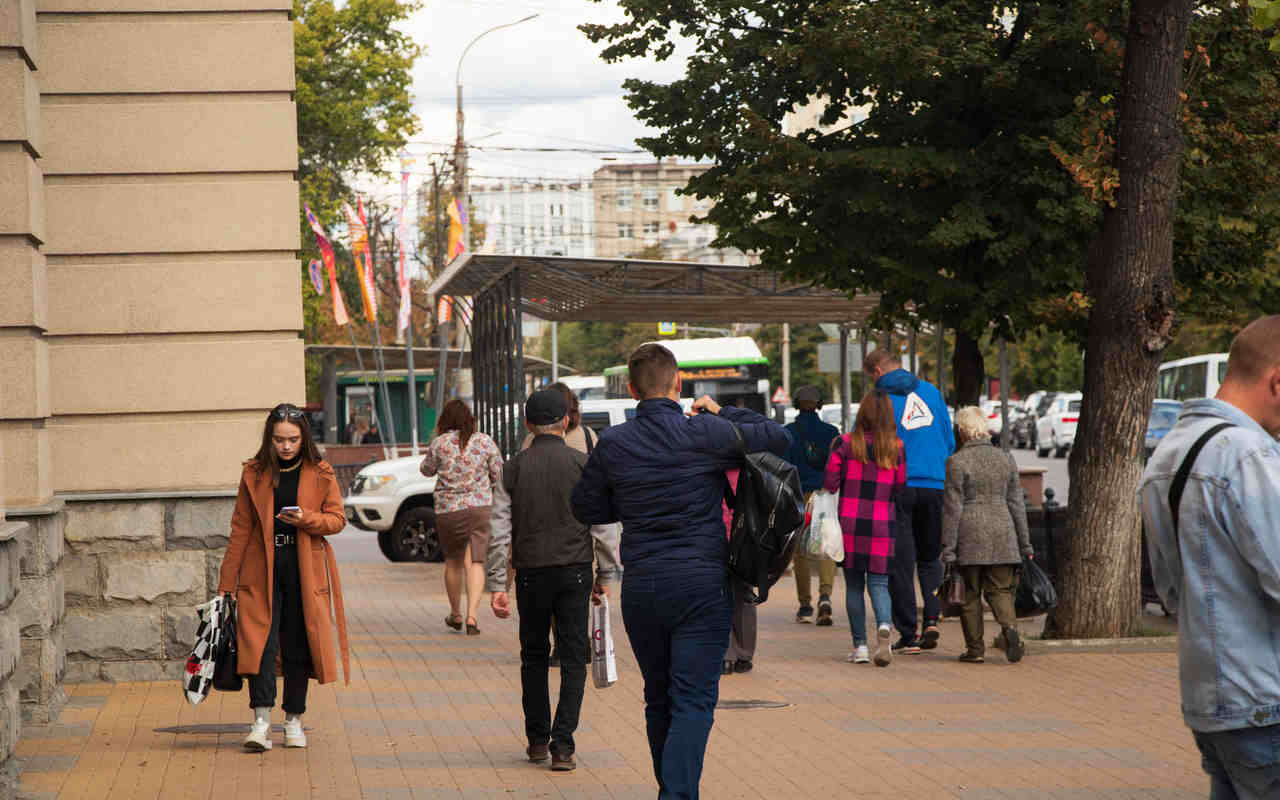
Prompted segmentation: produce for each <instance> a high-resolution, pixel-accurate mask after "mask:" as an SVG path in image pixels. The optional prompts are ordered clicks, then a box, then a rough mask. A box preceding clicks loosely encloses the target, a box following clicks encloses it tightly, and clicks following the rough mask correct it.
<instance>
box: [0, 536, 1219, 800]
mask: <svg viewBox="0 0 1280 800" xmlns="http://www.w3.org/2000/svg"><path fill="white" fill-rule="evenodd" d="M440 572H441V570H440V567H439V565H422V564H412V565H393V564H389V563H386V562H381V563H379V562H377V561H367V562H363V563H348V564H346V565H345V566H344V569H343V584H344V587H345V588H346V590H347V596H348V601H347V608H348V614H349V615H350V623H351V634H352V636H351V641H352V648H353V651H354V652H353V654H352V662H353V672H354V675H353V680H352V684H351V686H350V687H349V688H335V686H334V685H332V684H331V685H329V686H324V687H316V686H315V685H314V684H313V688H312V694H311V709H310V711H309V713H308V714H307V716H306V722H307V725H308V726H309V727H310V728H311V732H310V744H311V746H310V748H309V749H307V750H289V751H286V750H284V749H283V748H282V747H280V741H281V736H280V734H279V733H277V734H276V736H275V739H276V744H277V748H276V749H275V750H273V751H271V752H270V753H266V754H263V755H254V754H248V753H245V752H243V751H242V750H241V748H240V739H241V737H242V734H240V733H222V734H215V733H173V732H162V731H160V730H158V729H161V728H170V727H172V726H183V725H212V724H217V723H244V722H245V721H246V718H247V716H248V711H247V708H246V706H247V695H245V694H241V695H234V696H232V695H225V694H219V693H217V692H215V693H214V694H213V696H211V697H210V699H209V700H207V701H206V702H205V703H203V704H202V705H200V706H198V707H195V708H192V707H190V706H188V705H187V703H186V701H185V700H184V699H183V698H182V697H181V695H180V692H179V687H178V684H177V682H176V681H174V682H166V683H146V684H139V683H135V684H116V685H109V684H81V685H76V686H72V687H68V688H69V690H70V693H71V701H70V704H69V705H68V707H67V709H66V710H65V711H64V712H63V714H62V717H61V719H60V720H59V722H58V724H56V725H52V726H47V727H28V728H26V729H25V730H24V732H23V739H22V741H21V743H20V745H19V755H20V756H21V757H22V758H23V759H24V766H23V773H22V779H21V787H20V791H21V793H22V796H24V797H29V798H40V799H41V800H43V798H53V797H59V798H68V799H72V798H74V799H76V800H79V799H80V798H84V800H90V798H91V799H92V800H99V799H100V798H101V799H105V800H143V799H144V798H184V799H185V798H209V800H224V799H225V798H235V800H250V799H251V798H258V797H262V798H274V797H288V798H294V797H309V796H315V797H326V798H329V797H332V798H362V799H363V798H370V799H371V798H491V797H493V798H497V797H501V798H535V797H538V798H542V797H547V798H592V799H594V798H652V797H654V796H655V795H656V793H657V792H656V788H655V784H654V782H653V779H652V772H651V767H650V763H649V756H648V748H647V745H646V741H645V736H644V729H643V724H644V723H643V712H642V703H641V683H640V677H639V674H638V672H637V671H636V669H635V664H634V661H633V660H632V658H631V654H630V650H629V648H628V646H627V644H626V642H625V640H624V639H622V638H621V637H620V638H619V641H618V653H619V662H620V664H619V666H620V673H621V680H620V682H619V683H618V685H616V686H614V687H612V688H610V689H607V690H603V691H597V690H595V689H593V688H591V686H590V681H588V688H587V696H586V701H585V704H584V708H583V714H582V726H581V728H580V730H579V732H578V736H577V738H578V747H579V752H578V756H579V768H578V770H577V771H576V772H574V773H571V774H554V775H553V774H552V773H551V772H549V771H548V770H547V769H545V768H540V767H536V766H533V765H530V764H528V763H526V762H525V761H524V760H523V748H524V741H523V723H522V720H521V711H520V695H519V668H518V665H519V661H518V646H517V639H516V627H515V624H514V622H513V621H507V622H499V621H497V620H495V619H493V617H492V615H491V614H489V613H488V611H487V609H485V610H484V615H483V616H482V617H481V620H480V623H481V627H482V628H483V635H481V636H480V637H472V638H468V637H465V636H461V635H458V634H454V633H453V632H451V631H448V630H446V629H445V627H444V625H443V624H442V618H443V617H444V615H445V613H446V611H447V607H446V604H445V602H444V599H443V589H442V583H441V578H440ZM787 580H788V581H789V579H787ZM842 590H843V589H842V587H841V586H839V585H838V586H837V593H839V592H841V591H842ZM793 592H794V589H793V588H792V586H791V585H790V583H789V582H788V583H784V584H782V585H780V586H779V588H778V590H777V594H776V599H774V600H771V602H770V603H769V605H768V606H766V607H765V608H764V609H763V610H762V612H761V637H760V638H761V647H760V652H759V653H758V654H757V665H758V666H757V667H756V670H755V671H754V672H752V673H750V674H748V675H741V676H733V677H729V678H726V679H725V680H724V682H723V683H722V684H721V696H722V699H737V700H767V701H780V702H785V703H790V704H792V705H791V706H790V707H787V708H781V709H768V710H745V711H744V710H721V711H720V712H718V714H717V719H716V726H715V730H714V732H713V733H712V736H711V743H710V746H709V749H708V754H707V765H706V771H705V775H704V778H703V784H702V785H703V796H704V797H706V798H709V799H711V800H715V799H716V798H790V797H796V798H800V797H804V798H826V799H827V800H837V799H838V798H849V797H928V798H1019V799H1021V798H1056V799H1060V800H1061V799H1065V798H1080V799H1081V800H1083V799H1084V798H1103V799H1104V800H1112V799H1113V798H1159V799H1160V800H1167V799H1168V798H1202V797H1205V796H1206V795H1207V786H1208V781H1207V779H1206V778H1205V777H1204V776H1203V775H1202V774H1201V772H1200V769H1199V760H1198V757H1197V755H1196V754H1195V752H1194V745H1193V744H1192V741H1191V737H1190V736H1189V734H1188V733H1187V731H1186V729H1185V728H1184V727H1183V725H1182V722H1181V719H1180V718H1179V716H1178V713H1177V664H1176V660H1175V657H1174V656H1173V655H1171V654H1133V655H1106V654H1065V655H1052V656H1028V658H1027V659H1026V660H1025V661H1024V662H1023V663H1022V664H1019V665H1016V666H1011V665H1008V664H1005V663H1003V661H1002V660H1001V659H1000V658H999V654H996V659H995V660H993V661H991V662H989V663H987V664H985V665H980V666H974V665H962V664H959V663H957V662H955V660H954V657H955V655H957V654H958V652H959V649H958V646H957V645H958V641H959V639H960V631H959V626H958V625H957V624H956V623H946V624H945V627H944V631H943V646H942V647H941V648H940V649H939V650H938V651H936V653H934V654H926V655H921V656H914V657H901V658H898V659H895V661H894V664H893V665H892V666H891V667H890V668H889V669H876V668H874V667H871V666H856V667H855V666H852V665H848V664H845V663H843V657H844V655H845V654H846V653H847V652H848V649H849V647H848V639H847V637H848V629H847V626H845V627H842V624H843V617H844V615H843V613H838V614H837V625H836V626H835V627H833V628H826V629H822V628H815V627H814V626H812V625H796V624H795V623H793V622H792V621H791V614H792V612H793V610H794V609H793V597H794V594H793ZM837 605H838V607H840V605H841V604H837ZM615 614H616V608H615ZM615 631H617V632H618V634H621V632H622V626H621V623H620V621H618V624H617V625H616V627H615ZM554 685H555V682H554V678H553V686H554ZM277 713H278V712H277ZM278 721H279V720H277V722H278ZM215 781H216V782H217V786H216V787H215Z"/></svg>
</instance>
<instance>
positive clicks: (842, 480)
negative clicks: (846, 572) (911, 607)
mask: <svg viewBox="0 0 1280 800" xmlns="http://www.w3.org/2000/svg"><path fill="white" fill-rule="evenodd" d="M867 455H868V457H870V458H871V459H872V460H870V461H868V462H867V463H865V464H864V463H863V462H861V461H856V460H854V458H853V453H851V452H850V450H849V436H848V435H845V436H841V437H840V439H839V440H838V441H837V443H836V447H835V449H834V450H833V451H832V453H831V456H830V458H828V459H827V474H826V479H825V480H824V481H823V486H822V488H824V489H826V490H827V491H828V492H839V493H840V528H841V529H842V530H843V531H844V552H845V556H844V566H846V567H849V568H851V569H855V570H863V571H866V572H872V573H875V574H877V575H884V574H886V573H888V571H889V562H890V561H891V560H892V559H893V537H894V529H895V528H896V527H897V516H898V515H897V498H898V493H899V492H901V491H902V489H903V487H904V486H906V485H907V459H906V455H905V453H904V451H903V447H902V441H901V440H899V441H898V466H897V467H896V468H894V469H882V468H881V467H879V466H877V465H876V462H875V460H874V456H873V455H872V446H871V437H870V436H869V435H868V436H867Z"/></svg>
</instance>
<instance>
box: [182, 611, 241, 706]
mask: <svg viewBox="0 0 1280 800" xmlns="http://www.w3.org/2000/svg"><path fill="white" fill-rule="evenodd" d="M196 614H197V615H198V616H199V617H200V626H199V627H198V628H197V629H196V643H195V646H194V647H193V648H191V655H190V656H188V657H187V668H186V670H185V671H184V673H183V675H182V691H183V693H184V694H185V695H186V696H187V702H189V703H191V705H193V706H194V705H197V704H198V703H199V702H200V701H201V700H203V699H205V698H206V697H208V696H209V689H210V688H211V687H212V686H213V671H214V668H215V667H216V666H217V663H218V656H219V654H220V653H221V651H222V650H223V649H224V648H226V647H228V646H233V645H234V643H233V642H229V641H227V639H228V632H229V631H230V632H232V633H230V635H231V636H234V635H235V634H234V631H235V627H234V622H233V621H234V620H235V615H236V601H235V599H234V598H233V597H232V596H231V595H229V594H225V595H220V596H218V597H215V598H213V599H212V600H210V601H209V602H207V603H205V604H203V605H199V606H196ZM229 622H230V623H232V624H228V623H229Z"/></svg>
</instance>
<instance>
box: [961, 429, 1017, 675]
mask: <svg viewBox="0 0 1280 800" xmlns="http://www.w3.org/2000/svg"><path fill="white" fill-rule="evenodd" d="M955 425H956V442H957V443H958V444H959V445H960V446H959V449H957V450H956V452H955V454H954V455H952V456H951V457H950V458H948V459H947V478H946V482H945V485H944V488H943V500H942V563H943V564H944V565H946V568H947V569H948V570H957V571H958V572H959V574H960V575H961V577H963V579H964V597H965V603H964V611H963V612H962V613H961V615H960V626H961V628H963V630H964V642H965V652H964V654H963V655H961V656H960V660H961V661H964V662H967V663H981V662H982V661H983V654H984V644H983V641H982V635H983V630H982V596H983V595H986V598H987V604H988V605H990V606H991V612H992V613H993V614H995V617H996V622H998V623H1000V627H1001V629H1002V631H1003V635H1004V641H1005V655H1006V656H1007V657H1008V659H1009V661H1010V662H1011V663H1016V662H1018V661H1021V660H1022V656H1023V653H1024V652H1025V645H1023V643H1022V639H1021V637H1020V636H1019V635H1018V629H1017V617H1016V615H1015V613H1014V607H1013V591H1014V589H1015V588H1016V587H1017V585H1018V570H1019V567H1020V566H1021V564H1022V557H1023V556H1027V557H1028V558H1029V557H1031V556H1032V555H1033V554H1034V552H1035V551H1034V550H1032V548H1031V535H1030V533H1029V532H1028V530H1027V509H1026V504H1025V503H1024V501H1023V499H1022V483H1021V481H1020V480H1019V479H1018V465H1017V463H1016V462H1014V460H1013V457H1012V456H1010V455H1009V454H1007V453H1003V452H1001V451H999V450H997V449H996V448H995V447H994V446H992V444H991V435H990V434H989V433H988V432H987V418H986V416H985V415H983V413H982V411H981V409H979V408H977V407H975V406H966V407H964V408H962V409H960V410H959V411H957V412H956V417H955ZM943 584H944V585H946V582H945V581H944V582H943Z"/></svg>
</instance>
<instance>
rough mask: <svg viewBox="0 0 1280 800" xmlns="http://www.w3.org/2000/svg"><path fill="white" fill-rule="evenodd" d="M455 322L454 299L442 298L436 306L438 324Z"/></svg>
mask: <svg viewBox="0 0 1280 800" xmlns="http://www.w3.org/2000/svg"><path fill="white" fill-rule="evenodd" d="M452 321H453V298H452V297H441V298H440V302H439V303H438V304H437V305H436V324H444V323H446V322H452Z"/></svg>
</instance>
